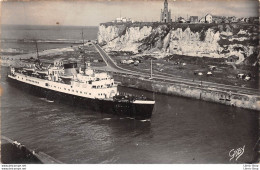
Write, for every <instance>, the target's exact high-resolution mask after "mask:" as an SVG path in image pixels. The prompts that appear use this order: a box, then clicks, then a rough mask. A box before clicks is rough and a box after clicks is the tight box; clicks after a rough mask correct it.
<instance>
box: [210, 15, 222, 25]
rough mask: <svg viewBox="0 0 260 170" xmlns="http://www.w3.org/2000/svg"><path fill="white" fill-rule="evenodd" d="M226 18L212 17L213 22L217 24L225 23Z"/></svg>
mask: <svg viewBox="0 0 260 170" xmlns="http://www.w3.org/2000/svg"><path fill="white" fill-rule="evenodd" d="M224 18H225V17H223V16H217V15H212V22H213V23H215V24H219V23H223V21H224Z"/></svg>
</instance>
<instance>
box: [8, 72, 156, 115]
mask: <svg viewBox="0 0 260 170" xmlns="http://www.w3.org/2000/svg"><path fill="white" fill-rule="evenodd" d="M7 79H8V82H10V83H11V84H13V85H15V86H16V87H19V88H21V89H23V90H25V91H27V92H29V93H31V94H34V95H36V96H39V97H44V98H47V99H48V100H54V101H56V102H63V103H68V104H70V105H74V106H80V107H84V108H87V109H90V110H94V111H98V112H101V113H109V114H116V115H119V116H124V117H132V118H135V119H149V118H151V115H152V111H153V107H154V105H153V104H133V103H130V102H116V101H107V100H100V99H91V98H84V97H80V96H75V95H71V94H66V93H62V92H57V91H53V90H50V89H45V88H42V87H38V86H34V85H31V84H27V83H24V82H21V81H18V80H15V79H12V78H9V77H7Z"/></svg>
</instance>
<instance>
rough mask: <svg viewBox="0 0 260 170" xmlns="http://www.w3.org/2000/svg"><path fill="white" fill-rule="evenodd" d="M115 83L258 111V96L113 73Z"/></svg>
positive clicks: (259, 97) (259, 104) (259, 100)
mask: <svg viewBox="0 0 260 170" xmlns="http://www.w3.org/2000/svg"><path fill="white" fill-rule="evenodd" d="M111 73H112V74H113V77H114V79H115V81H118V82H120V83H121V85H122V86H125V87H132V88H137V89H142V90H147V91H152V92H156V93H162V94H167V95H175V96H183V97H189V98H194V99H199V100H204V101H209V102H215V103H221V104H225V105H229V106H235V107H241V108H245V109H251V110H258V111H260V96H259V95H257V94H255V95H247V94H239V93H235V92H227V91H222V90H218V89H215V88H214V89H213V88H210V87H207V86H203V85H198V86H194V85H186V84H181V83H177V82H176V83H169V82H164V81H156V80H153V79H151V80H150V79H147V78H143V77H136V76H133V75H124V74H119V73H113V72H111Z"/></svg>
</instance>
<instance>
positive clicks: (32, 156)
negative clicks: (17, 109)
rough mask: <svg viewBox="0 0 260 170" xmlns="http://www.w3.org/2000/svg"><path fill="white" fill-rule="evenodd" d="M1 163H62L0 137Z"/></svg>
mask: <svg viewBox="0 0 260 170" xmlns="http://www.w3.org/2000/svg"><path fill="white" fill-rule="evenodd" d="M1 163H4V164H24V163H26V164H60V163H62V162H60V161H58V160H56V159H55V158H52V157H51V156H49V155H47V154H45V153H43V152H35V151H34V150H31V149H28V148H27V147H26V146H25V145H23V144H21V143H19V142H17V141H13V140H11V139H9V138H7V137H5V136H1Z"/></svg>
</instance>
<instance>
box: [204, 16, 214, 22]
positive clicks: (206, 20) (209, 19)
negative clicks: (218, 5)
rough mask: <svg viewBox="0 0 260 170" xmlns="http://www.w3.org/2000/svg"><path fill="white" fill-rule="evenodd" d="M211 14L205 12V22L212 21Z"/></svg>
mask: <svg viewBox="0 0 260 170" xmlns="http://www.w3.org/2000/svg"><path fill="white" fill-rule="evenodd" d="M212 21H213V20H212V15H211V14H207V15H206V16H205V23H209V24H210V23H212Z"/></svg>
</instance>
